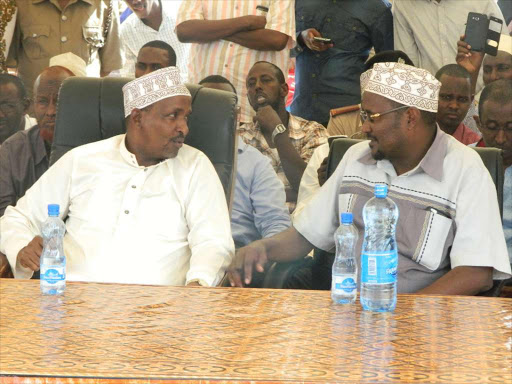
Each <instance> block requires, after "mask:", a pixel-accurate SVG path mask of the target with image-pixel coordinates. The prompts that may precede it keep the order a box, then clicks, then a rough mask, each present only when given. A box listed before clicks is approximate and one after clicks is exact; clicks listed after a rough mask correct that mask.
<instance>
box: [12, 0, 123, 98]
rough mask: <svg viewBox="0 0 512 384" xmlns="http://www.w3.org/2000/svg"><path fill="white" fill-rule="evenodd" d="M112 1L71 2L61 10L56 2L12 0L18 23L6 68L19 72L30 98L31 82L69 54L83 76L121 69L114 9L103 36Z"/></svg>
mask: <svg viewBox="0 0 512 384" xmlns="http://www.w3.org/2000/svg"><path fill="white" fill-rule="evenodd" d="M110 1H112V0H70V1H69V3H68V5H67V6H66V8H64V9H63V10H61V8H60V6H59V3H58V1H57V0H17V1H16V3H17V6H18V19H17V21H16V29H15V31H14V37H13V41H12V44H11V48H10V50H9V58H8V62H7V64H8V66H12V67H16V66H17V67H18V74H19V76H20V77H21V78H22V79H23V81H24V83H25V86H26V88H27V91H28V93H29V95H30V96H31V95H32V88H33V84H34V81H35V79H36V78H37V76H38V75H39V73H41V71H42V70H43V69H44V68H46V67H47V66H48V64H49V62H50V58H51V57H53V56H55V55H59V54H61V53H66V52H72V53H74V54H75V55H77V56H80V57H81V58H82V59H84V61H85V62H86V65H87V75H88V76H99V75H100V69H101V70H103V71H104V72H110V71H113V70H116V69H120V68H121V67H122V64H123V59H122V56H121V49H120V39H119V36H120V33H119V11H118V9H117V7H116V6H115V5H116V3H115V2H114V7H113V11H112V19H111V22H110V26H109V30H108V32H107V34H106V37H105V34H104V28H105V24H106V22H107V18H108V8H109V2H110Z"/></svg>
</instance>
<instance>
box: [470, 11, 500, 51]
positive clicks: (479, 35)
mask: <svg viewBox="0 0 512 384" xmlns="http://www.w3.org/2000/svg"><path fill="white" fill-rule="evenodd" d="M502 24H503V22H502V21H501V20H500V19H497V18H495V17H492V16H491V17H490V18H487V16H486V15H484V14H481V13H476V12H469V14H468V20H467V23H466V32H465V40H464V41H465V42H466V43H468V44H469V45H470V46H471V50H472V51H474V52H482V53H487V54H489V55H492V56H496V54H497V53H498V44H499V41H500V33H501V27H502Z"/></svg>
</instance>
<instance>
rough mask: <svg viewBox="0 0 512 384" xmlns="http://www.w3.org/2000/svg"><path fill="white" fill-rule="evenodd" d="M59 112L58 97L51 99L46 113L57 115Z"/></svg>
mask: <svg viewBox="0 0 512 384" xmlns="http://www.w3.org/2000/svg"><path fill="white" fill-rule="evenodd" d="M56 113H57V99H53V98H52V99H50V104H48V109H47V110H46V114H47V115H49V116H55V114H56Z"/></svg>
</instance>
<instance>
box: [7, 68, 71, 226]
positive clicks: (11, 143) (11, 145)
mask: <svg viewBox="0 0 512 384" xmlns="http://www.w3.org/2000/svg"><path fill="white" fill-rule="evenodd" d="M70 76H74V74H73V72H71V71H70V70H68V69H66V68H64V67H60V66H55V67H48V68H46V69H44V70H43V72H41V74H40V75H39V77H38V78H37V80H36V82H35V84H34V113H35V116H36V120H37V125H35V126H33V127H32V128H30V129H28V130H22V131H19V132H17V133H15V134H14V135H12V136H11V137H10V138H9V139H7V140H6V141H5V142H4V143H3V144H2V146H1V147H0V217H1V216H3V214H4V211H5V209H6V208H7V206H9V205H16V202H17V201H18V199H19V198H21V197H22V196H23V195H24V194H25V192H26V191H27V190H28V189H29V188H30V187H31V186H32V185H33V184H34V183H35V182H36V181H37V180H38V179H39V178H40V177H41V175H42V174H43V173H45V172H46V170H47V169H48V160H49V158H50V150H51V145H52V142H53V131H54V129H55V115H56V112H57V97H58V92H59V88H60V85H61V84H62V82H63V81H64V80H65V79H66V78H68V77H70Z"/></svg>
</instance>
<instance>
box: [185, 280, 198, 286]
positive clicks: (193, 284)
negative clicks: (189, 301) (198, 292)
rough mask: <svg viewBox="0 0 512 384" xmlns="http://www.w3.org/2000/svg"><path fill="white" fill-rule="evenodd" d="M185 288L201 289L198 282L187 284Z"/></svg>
mask: <svg viewBox="0 0 512 384" xmlns="http://www.w3.org/2000/svg"><path fill="white" fill-rule="evenodd" d="M187 287H201V284H199V281H191V282H190V283H188V284H187Z"/></svg>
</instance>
